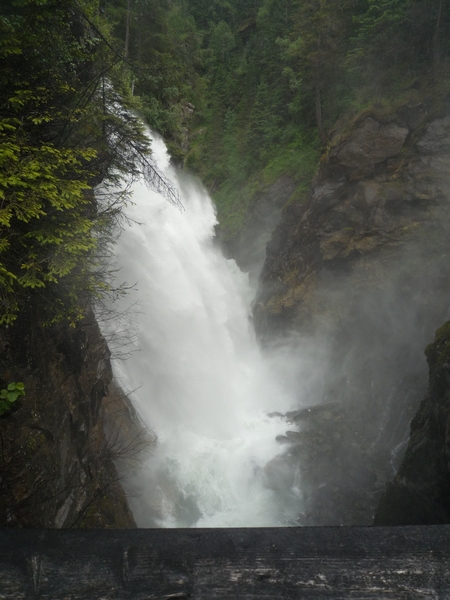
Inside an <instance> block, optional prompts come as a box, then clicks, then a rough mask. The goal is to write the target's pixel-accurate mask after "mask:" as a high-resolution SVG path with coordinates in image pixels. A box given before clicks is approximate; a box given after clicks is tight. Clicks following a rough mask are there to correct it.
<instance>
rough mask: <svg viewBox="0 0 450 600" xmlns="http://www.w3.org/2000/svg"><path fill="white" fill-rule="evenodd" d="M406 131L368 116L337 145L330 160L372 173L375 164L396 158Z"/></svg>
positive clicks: (407, 131)
mask: <svg viewBox="0 0 450 600" xmlns="http://www.w3.org/2000/svg"><path fill="white" fill-rule="evenodd" d="M408 133H409V130H408V129H407V128H406V127H401V126H400V125H397V123H388V124H387V125H382V124H381V123H379V122H378V121H375V119H372V118H371V117H367V118H366V119H364V121H362V123H360V124H359V126H358V127H357V128H356V129H355V130H354V131H353V133H352V134H351V135H350V137H349V139H348V140H346V141H345V142H343V143H342V144H340V145H339V146H338V147H337V148H336V149H335V150H334V151H333V152H332V153H331V158H334V157H335V158H336V159H337V162H338V163H339V164H341V165H343V166H344V167H351V168H355V169H358V170H359V171H360V172H361V173H372V172H373V170H374V167H375V165H376V164H379V163H382V162H384V161H385V160H387V159H388V158H391V157H393V156H397V155H398V154H399V153H400V150H401V149H402V148H403V145H404V143H405V140H406V137H407V135H408Z"/></svg>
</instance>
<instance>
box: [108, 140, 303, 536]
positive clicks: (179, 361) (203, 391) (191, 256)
mask: <svg viewBox="0 0 450 600" xmlns="http://www.w3.org/2000/svg"><path fill="white" fill-rule="evenodd" d="M152 147H153V156H154V158H155V161H156V163H157V165H158V168H159V169H160V170H161V171H162V172H164V174H165V175H166V176H167V177H168V178H169V179H170V180H171V181H172V182H174V184H175V185H176V186H177V187H178V188H179V190H180V195H181V198H182V201H183V203H184V205H185V208H186V211H185V212H184V213H181V212H180V211H179V210H177V209H176V208H175V207H174V206H172V205H170V204H168V203H167V201H166V200H164V199H163V198H162V197H161V196H160V195H158V194H157V193H155V192H151V191H149V190H148V188H147V187H146V186H145V185H144V184H136V185H135V186H134V194H133V205H132V206H130V207H129V208H128V209H127V215H128V216H129V217H130V219H131V220H132V221H133V222H131V223H130V224H129V225H128V226H126V227H125V231H124V232H123V233H122V235H121V237H120V239H119V242H118V245H117V248H116V257H117V260H118V264H119V265H120V266H121V270H120V272H119V273H118V277H117V280H118V282H121V281H126V282H127V283H128V284H134V283H137V286H136V290H134V291H133V292H132V293H131V294H130V296H129V297H128V298H126V299H125V303H126V302H127V303H128V304H130V303H131V302H133V301H136V307H137V308H136V310H134V315H133V321H134V323H135V326H136V328H137V333H138V335H137V339H136V343H135V345H136V350H138V351H136V352H134V353H133V355H132V356H131V358H130V359H128V360H126V361H118V360H116V361H114V364H113V368H114V373H115V376H116V378H117V379H118V381H119V383H120V384H121V385H122V386H123V387H124V389H125V390H135V391H134V392H133V393H131V398H132V400H133V402H134V405H135V407H136V409H137V411H138V412H139V414H140V415H141V417H142V419H143V421H144V422H145V424H146V425H147V426H148V427H149V428H150V429H151V430H152V431H154V432H155V434H156V436H157V438H158V441H157V444H156V445H155V447H154V448H152V450H151V455H150V456H149V457H148V459H146V462H145V463H142V464H141V465H140V466H139V467H138V469H137V472H136V473H134V474H133V475H130V474H128V475H127V476H126V485H127V489H128V490H129V492H130V505H131V508H132V510H133V513H134V515H135V518H136V520H137V523H138V525H139V526H141V527H154V526H157V527H185V526H196V527H256V526H287V525H294V524H296V520H295V519H296V515H297V514H298V512H299V510H300V498H301V493H300V488H299V482H298V481H296V479H297V478H296V476H295V474H292V473H283V472H280V473H277V475H276V477H275V480H274V477H273V474H272V476H271V475H270V474H269V475H268V473H269V472H270V471H273V469H267V464H268V463H270V461H271V460H272V459H273V458H274V457H275V456H276V455H277V454H278V453H280V451H281V449H280V446H279V445H278V443H277V442H276V440H275V438H276V436H277V435H278V434H282V433H284V432H285V430H286V428H287V424H286V421H285V420H284V419H282V418H278V417H273V416H269V413H270V412H273V411H279V412H285V411H287V410H289V409H291V408H293V407H294V404H295V403H294V399H293V397H292V395H291V394H290V393H289V387H290V386H289V385H288V384H287V382H286V377H285V376H284V377H282V376H281V375H279V376H277V369H276V368H275V362H276V361H274V360H273V358H272V359H271V358H270V357H269V356H264V355H263V354H262V352H261V350H260V349H259V348H258V345H257V343H256V340H255V335H254V332H253V329H252V325H251V320H250V301H251V298H252V293H251V290H250V289H249V284H248V278H247V277H246V276H245V275H244V274H243V273H241V272H240V271H239V269H238V267H237V266H236V264H235V262H234V261H231V260H225V258H224V257H223V256H222V255H221V253H220V251H219V250H218V249H217V247H215V245H214V242H213V236H214V225H215V224H216V217H215V212H214V208H213V205H212V203H211V200H210V198H209V197H208V194H207V193H206V191H205V190H204V188H203V187H202V186H201V185H200V183H199V182H198V181H196V180H195V179H194V178H192V177H189V176H185V175H182V174H177V173H176V172H175V171H174V170H173V169H172V168H171V167H170V166H169V157H168V155H167V151H166V148H165V146H164V143H163V142H162V140H161V139H159V138H157V137H153V144H152ZM124 306H125V304H124V305H123V306H121V307H120V308H123V307H124ZM272 464H274V463H272Z"/></svg>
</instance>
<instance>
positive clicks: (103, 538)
mask: <svg viewBox="0 0 450 600" xmlns="http://www.w3.org/2000/svg"><path fill="white" fill-rule="evenodd" d="M0 598H2V599H9V598H14V599H16V598H42V599H58V600H62V599H73V600H75V599H80V598H83V599H89V600H97V599H98V600H100V599H102V600H106V599H108V600H114V599H131V598H133V599H136V600H144V599H146V600H147V599H154V598H155V599H156V598H157V599H161V600H163V599H164V600H175V599H177V598H178V599H179V600H182V599H183V598H194V599H196V600H213V599H223V600H231V599H239V600H240V599H245V600H250V599H252V600H256V599H264V600H269V599H270V600H275V599H277V600H278V599H280V600H281V599H286V598H311V599H318V598H332V599H345V598H352V599H361V600H363V599H368V600H369V599H371V600H372V599H379V598H383V599H395V600H398V599H404V600H413V599H419V598H420V599H423V598H429V599H430V600H431V599H433V600H435V599H447V598H450V526H446V525H441V526H427V527H397V528H395V527H392V528H386V527H372V528H371V527H366V528H365V527H349V528H335V527H323V528H310V527H304V528H290V529H275V528H274V529H203V530H201V529H181V530H180V529H178V530H174V529H172V530H170V529H169V530H168V529H165V530H163V529H150V530H129V531H124V530H115V531H105V530H64V531H61V530H60V531H56V530H46V531H40V530H13V529H10V530H3V531H1V533H0Z"/></svg>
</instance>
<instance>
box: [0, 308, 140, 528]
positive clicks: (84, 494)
mask: <svg viewBox="0 0 450 600" xmlns="http://www.w3.org/2000/svg"><path fill="white" fill-rule="evenodd" d="M35 322H36V320H35V319H34V316H33V314H32V313H31V312H30V313H29V314H28V315H21V317H20V319H19V320H18V322H17V323H16V324H15V325H14V326H13V327H10V328H9V329H6V330H3V331H2V333H1V336H0V357H1V358H0V378H1V379H0V384H1V386H0V387H4V386H6V385H7V384H8V383H10V382H12V381H15V382H18V381H22V382H23V383H24V384H25V396H24V397H23V398H22V399H20V400H19V401H18V402H16V406H15V408H14V410H13V411H12V412H11V413H9V414H5V415H3V416H2V417H1V418H0V442H1V453H0V524H1V526H3V527H40V528H67V527H102V528H108V527H135V523H134V519H133V517H132V515H131V513H130V511H129V509H128V505H127V502H126V498H125V495H124V492H123V490H122V488H121V486H120V481H119V477H118V474H117V470H116V468H115V466H114V464H113V460H112V459H113V457H114V452H113V451H114V448H112V447H111V443H110V436H109V435H107V434H106V433H105V427H104V419H103V415H104V412H105V408H104V406H103V403H104V402H105V398H106V396H107V392H108V386H109V384H110V382H111V378H112V372H111V365H110V362H109V350H108V347H107V345H106V342H105V340H104V339H103V337H102V335H101V333H100V331H99V329H98V325H97V323H96V321H95V318H94V315H93V314H92V312H90V311H89V312H88V313H87V316H86V318H85V319H84V320H83V321H82V322H80V323H78V324H77V325H76V327H74V328H72V327H69V326H67V325H56V326H53V327H48V328H39V327H37V326H36V325H35V324H34V323H35ZM109 412H111V411H109ZM114 439H115V438H114Z"/></svg>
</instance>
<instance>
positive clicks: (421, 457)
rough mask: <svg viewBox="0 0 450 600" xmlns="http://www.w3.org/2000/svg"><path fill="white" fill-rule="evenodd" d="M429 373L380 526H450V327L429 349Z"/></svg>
mask: <svg viewBox="0 0 450 600" xmlns="http://www.w3.org/2000/svg"><path fill="white" fill-rule="evenodd" d="M426 355H427V359H428V364H429V369H430V374H429V388H428V394H427V396H426V398H425V400H424V401H423V402H422V403H421V405H420V408H419V410H418V412H417V414H416V416H415V417H414V419H413V421H412V423H411V437H410V440H409V443H408V447H407V449H406V452H405V456H404V458H403V461H402V463H401V465H400V468H399V470H398V473H397V475H396V476H395V479H394V480H393V481H392V482H391V483H389V484H388V486H387V488H386V490H385V493H384V494H383V496H382V498H381V500H380V503H379V505H378V509H377V512H376V515H375V525H431V524H442V523H450V504H449V501H448V499H449V497H450V448H449V441H450V322H447V323H446V324H445V325H444V326H442V327H441V328H440V329H438V331H437V332H436V339H435V341H434V343H433V344H430V345H429V346H428V347H427V350H426Z"/></svg>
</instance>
